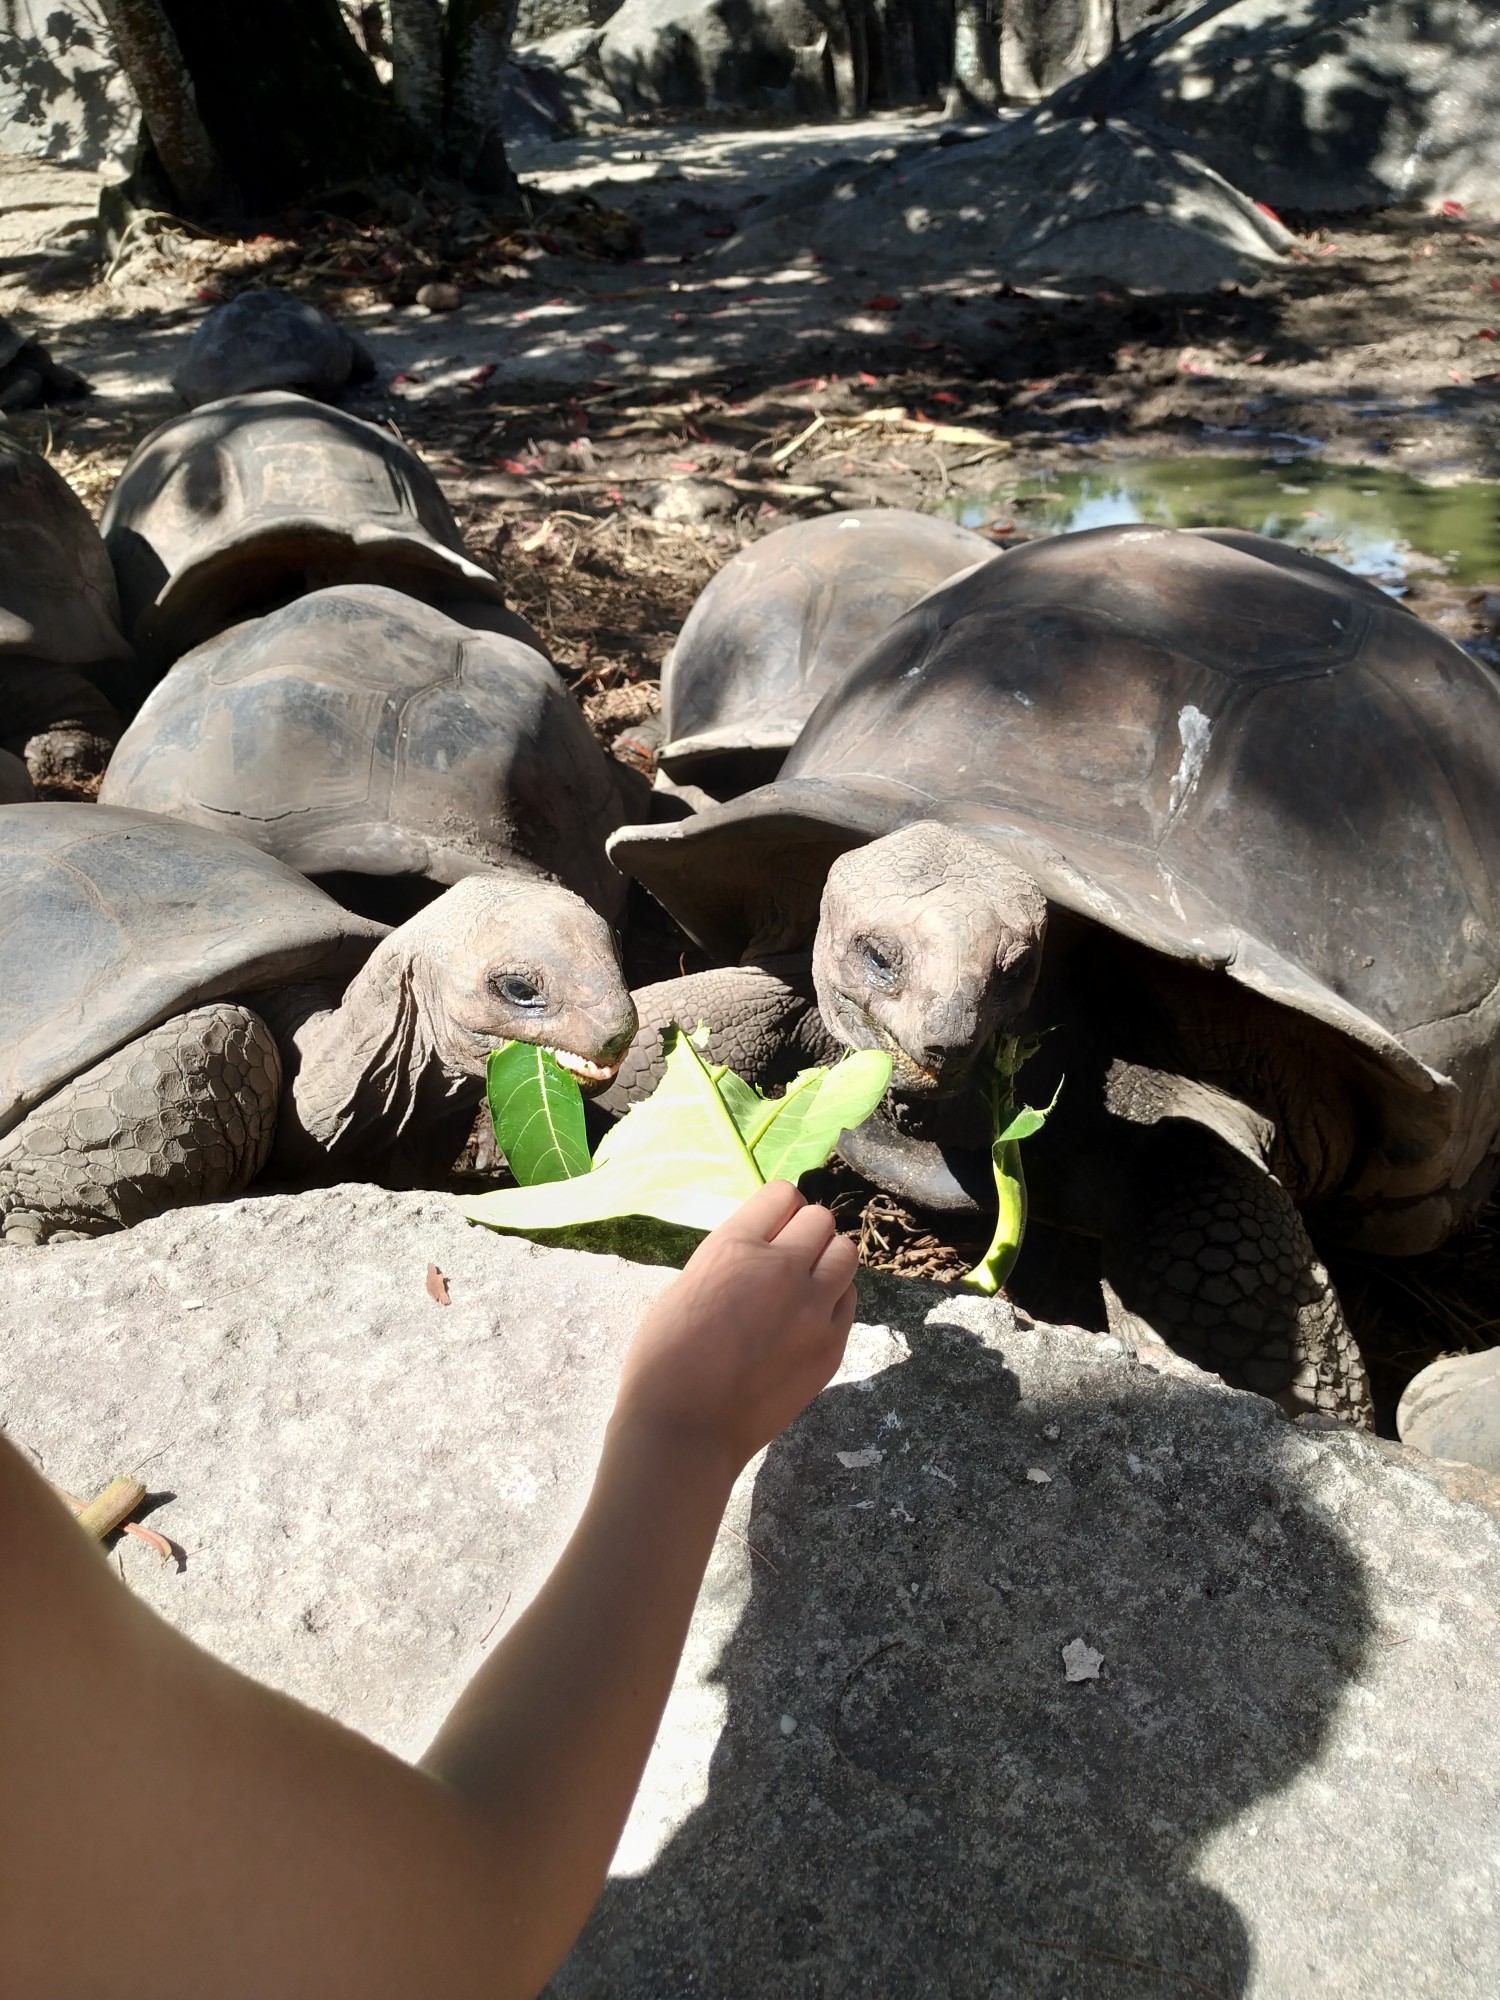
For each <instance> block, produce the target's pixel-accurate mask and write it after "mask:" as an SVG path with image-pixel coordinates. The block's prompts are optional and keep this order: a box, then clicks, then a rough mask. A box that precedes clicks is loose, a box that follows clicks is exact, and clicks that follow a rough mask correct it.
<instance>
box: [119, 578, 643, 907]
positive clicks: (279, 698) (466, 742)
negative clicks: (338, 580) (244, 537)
mask: <svg viewBox="0 0 1500 2000" xmlns="http://www.w3.org/2000/svg"><path fill="white" fill-rule="evenodd" d="M99 796H100V798H101V799H102V800H103V801H104V802H105V803H106V804H110V805H120V806H136V807H139V808H141V809H142V810H144V811H148V812H158V813H165V814H167V815H169V816H170V817H172V818H174V819H184V820H192V821H194V822H195V823H196V824H198V825H200V826H217V827H221V828H223V829H224V830H225V831H226V832H230V833H235V834H238V835H239V836H240V838H241V839H244V840H250V841H253V842H254V843H255V845H256V846H257V847H259V848H261V849H262V850H263V851H264V852H265V853H267V854H274V855H276V856H277V858H278V859H280V860H282V861H285V862H287V863H289V864H290V865H291V866H292V867H294V868H297V869H300V870H301V871H302V873H303V874H306V875H311V876H315V877H317V878H318V879H319V880H320V881H321V882H322V884H323V886H324V887H325V888H327V889H328V890H330V892H331V893H333V894H334V895H336V896H338V898H339V900H340V901H341V902H344V903H346V904H348V905H350V906H351V907H353V908H356V909H358V910H360V911H361V912H363V914H365V915H366V916H376V917H382V918H385V919H388V920H397V919H399V918H401V917H403V916H406V915H410V914H411V912H412V911H413V910H414V909H416V908H418V907H420V905H421V904H422V903H423V902H426V901H428V900H429V899H430V898H431V896H432V895H434V894H435V893H436V889H437V888H438V887H440V886H443V885H446V884H448V883H451V882H456V881H458V880H459V879H460V878H461V877H462V876H465V875H472V874H474V873H476V872H478V871H480V870H493V869H510V870H512V871H520V872H522V873H530V874H533V875H543V876H550V877H552V878H553V879H555V880H556V881H559V882H561V883H562V884H563V886H564V887H565V888H568V889H572V890H573V891H574V892H575V893H576V894H578V895H580V896H582V897H583V898H584V899H585V900H586V901H587V902H589V903H592V904H593V906H594V908H595V909H597V910H600V911H602V912H603V914H604V915H605V916H607V917H610V918H615V917H617V916H618V915H619V914H620V908H621V905H622V902H623V899H624V894H625V882H624V879H623V877H622V876H621V875H620V874H619V872H618V871H617V870H616V869H615V868H613V867H611V865H610V863H609V861H608V860H607V859H606V858H605V853H604V842H605V840H606V838H607V836H608V835H609V834H611V833H612V832H613V831H614V829H615V828H616V827H617V826H619V825H620V824H621V823H622V822H623V821H625V820H627V819H632V818H639V817H640V816H641V814H642V809H643V808H644V807H645V806H646V805H647V804H648V803H649V799H650V791H649V787H648V786H647V784H646V781H645V780H644V779H643V778H642V777H640V776H639V774H638V773H636V772H634V771H630V770H627V768H626V767H625V766H624V765H623V764H618V763H616V762H615V760H614V759H613V758H612V757H608V756H606V755H605V753H604V752H603V751H602V750H601V749H600V748H599V745H598V743H597V742H596V740H595V738H594V735H593V733H592V731H591V730H590V728H589V726H588V724H587V723H586V722H585V721H584V719H583V715H582V712H581V711H580V709H579V707H578V704H577V703H576V702H575V701H574V700H573V699H572V697H571V696H570V695H569V693H568V691H567V689H566V688H565V687H564V686H563V683H562V681H561V680H560V679H559V677H558V675H557V673H556V672H555V671H554V669H553V668H552V667H551V666H549V664H548V663H547V661H546V660H544V659H543V658H542V657H541V655H540V654H538V653H534V652H532V651H531V650H530V648H529V647H526V646H523V645H521V644H520V643H519V642H518V641H517V640H514V639H505V638H501V637H499V636H498V635H497V634H495V633H492V632H472V631H469V630H468V629H467V628H466V627H464V626H462V625H459V624H456V623H455V622H454V620H453V619H451V618H447V617H445V616H444V615H443V613H442V612H441V611H435V610H434V609H433V608H432V606H431V605H428V604H421V603H419V602H417V600H416V599H415V598H410V597H406V596H403V595H402V594H401V593H400V592H399V591H395V590H385V589H382V588H381V587H379V586H378V585H375V584H364V583H361V584H346V585H343V586H342V587H340V588H338V589H333V590H320V591H316V592H314V593H313V595H312V596H310V597H302V598H299V599H298V600H297V601H296V602H295V603H293V604H289V605H287V606H286V607H285V608H284V609H283V610H280V611H273V612H271V613H270V614H269V615H268V616H267V617H265V618H259V619H253V620H251V621H250V622H248V623H247V624H244V625H239V626H236V627H234V628H233V629H232V630H231V631H229V632H225V633H222V634H221V635H220V636H219V637H218V638H217V639H210V640H209V641H208V642H207V643H206V644H205V645H202V646H200V647H198V648H197V649H196V651H194V652H192V653H189V654H188V655H187V656H186V657H185V658H184V659H181V660H179V661H178V662H177V664H176V665H175V666H174V667H173V668H172V670H171V672H170V673H169V674H168V675H167V676H166V678H165V679H164V680H163V681H161V682H160V684H159V685H158V686H157V687H156V688H155V689H154V690H153V691H152V693H151V695H150V697H149V699H148V700H147V701H146V703H145V704H144V706H143V707H142V709H141V711H140V713H139V715H137V716H136V718H135V720H134V722H132V724H131V725H130V727H129V729H127V730H126V732H125V734H124V736H123V737H122V738H121V739H120V743H119V747H118V748H117V749H116V751H115V755H114V759H113V761H112V763H111V764H110V767H109V771H108V774H107V775H106V777H105V781H104V785H103V788H102V790H101V792H100V795H99Z"/></svg>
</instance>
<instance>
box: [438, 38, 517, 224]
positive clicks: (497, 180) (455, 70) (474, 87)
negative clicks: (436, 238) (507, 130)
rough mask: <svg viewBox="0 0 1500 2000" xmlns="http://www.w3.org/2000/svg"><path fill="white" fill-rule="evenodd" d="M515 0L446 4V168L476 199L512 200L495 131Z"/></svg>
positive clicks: (510, 178) (511, 181)
mask: <svg viewBox="0 0 1500 2000" xmlns="http://www.w3.org/2000/svg"><path fill="white" fill-rule="evenodd" d="M516 5H517V0H448V32H447V37H446V46H445V48H444V63H443V67H444V72H445V82H446V85H447V90H446V96H447V107H448V117H447V135H446V136H447V144H446V147H445V149H444V150H445V151H446V153H447V156H448V161H449V164H450V166H452V167H453V169H454V170H455V172H456V173H457V174H458V176H459V178H460V179H461V180H462V181H464V182H465V183H466V184H467V185H468V186H469V187H471V188H472V189H473V190H474V191H475V193H476V194H485V195H497V196H501V197H505V196H513V195H515V194H516V192H517V188H516V177H515V175H514V174H513V173H512V172H511V170H510V162H509V161H508V160H507V159H506V157H505V136H504V134H503V133H502V132H501V130H500V113H499V106H500V99H499V92H500V69H501V65H502V64H503V63H504V61H505V59H506V57H507V56H508V55H509V54H510V38H511V33H512V31H513V29H514V28H515V25H516Z"/></svg>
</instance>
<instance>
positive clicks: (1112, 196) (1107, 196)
mask: <svg viewBox="0 0 1500 2000" xmlns="http://www.w3.org/2000/svg"><path fill="white" fill-rule="evenodd" d="M755 216H756V219H755V220H754V221H753V222H752V223H751V224H750V226H749V227H748V228H747V229H746V230H745V232H744V234H743V235H742V236H741V237H740V238H738V240H737V241H735V242H734V243H731V244H729V245H727V246H726V248H725V250H724V252H723V253H722V255H721V258H720V260H719V261H720V262H721V263H722V265H723V266H724V268H725V269H727V270H732V271H758V270H764V269H771V268H779V267H781V266H784V265H787V264H788V263H790V262H791V261H793V259H794V258H795V257H796V256H798V255H801V256H803V257H806V256H808V255H811V256H812V257H813V258H815V259H816V260H817V262H818V264H819V265H820V267H821V268H822V269H824V270H826V271H828V272H831V273H835V272H840V271H845V270H851V269H852V270H857V271H863V272H865V273H867V274H868V276H869V277H870V279H871V281H872V283H873V284H874V285H875V286H876V287H877V289H878V290H883V289H885V288H887V287H890V288H891V289H894V290H896V291H900V290H901V289H902V288H903V287H907V288H910V287H914V286H922V285H927V284H952V283H965V284H991V283H1014V284H1018V285H1040V286H1046V287H1050V288H1054V289H1057V290H1061V291H1075V292H1077V291H1084V292H1088V291H1093V290H1095V289H1097V288H1098V287H1099V286H1100V285H1109V286H1117V287H1120V288H1121V289H1124V290H1128V291H1140V292H1206V291H1212V290H1213V289H1214V287H1215V286H1218V285H1222V284H1231V283H1232V284H1246V283H1253V282H1254V280H1255V279H1256V278H1259V277H1263V276H1264V275H1265V274H1266V273H1267V272H1268V271H1270V270H1272V269H1274V268H1275V267H1276V266H1277V265H1278V264H1280V263H1281V262H1282V261H1283V259H1284V257H1285V254H1286V251H1287V249H1288V247H1289V246H1290V242H1291V238H1290V236H1289V235H1288V233H1287V231H1286V230H1285V229H1283V228H1282V226H1281V224H1280V223H1279V222H1277V221H1276V219H1275V218H1274V216H1270V215H1267V214H1266V213H1265V212H1264V211H1263V210H1261V209H1259V208H1257V207H1256V205H1255V203H1254V202H1252V201H1250V200H1249V199H1248V198H1247V197H1246V196H1245V195H1243V194H1241V193H1240V192H1239V190H1238V189H1236V188H1234V187H1231V186H1230V185H1229V183H1228V182H1227V181H1226V180H1224V179H1223V178H1222V177H1221V176H1220V175H1219V174H1217V173H1215V172H1214V171H1213V170H1212V168H1210V167H1206V166H1204V165H1203V163H1202V162H1201V161H1200V160H1198V159H1197V158H1196V157H1194V156H1193V155H1192V154H1190V153H1187V152H1184V151H1181V150H1177V149H1174V148H1173V147H1171V146H1169V145H1165V144H1163V143H1162V142H1161V141H1160V140H1158V139H1156V138H1154V137H1152V136H1151V135H1150V134H1149V133H1147V132H1144V131H1141V130H1139V129H1137V128H1136V127H1134V126H1131V125H1128V124H1126V123H1124V122H1122V121H1111V123H1110V124H1108V125H1106V126H1098V125H1095V124H1094V123H1093V121H1092V120H1090V119H1082V118H1074V119H1066V120H1057V119H1054V118H1052V117H1050V116H1049V115H1047V114H1028V115H1027V116H1025V117H1023V118H1021V119H1019V120H1017V121H1015V122H1013V123H1011V124H1008V125H1003V126H1002V127H1001V128H1000V129H999V130H998V131H996V132H995V133H993V134H992V135H990V136H988V137H985V138H981V139H974V140H970V141H969V143H967V144H964V145H957V146H936V147H931V148H928V149H925V150H923V151H922V152H919V153H917V154H915V155H913V154H912V153H910V152H907V153H904V154H901V155H899V156H897V157H895V158H893V159H889V160H885V161H881V162H878V163H877V164H875V165H874V166H858V165H855V164H853V163H848V164H845V165H844V166H842V167H840V166H839V165H838V164H834V165H832V166H829V167H825V168H822V169H820V170H819V172H818V173H817V175H816V176H813V177H809V179H808V180H807V181H806V182H804V183H802V184H795V183H794V184H793V185H792V186H790V187H789V188H787V189H785V190H783V191H781V192H778V193H777V194H775V195H773V196H772V197H771V198H770V200H769V201H768V202H767V203H766V204H765V206H764V207H763V208H761V209H759V210H757V211H755Z"/></svg>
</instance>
